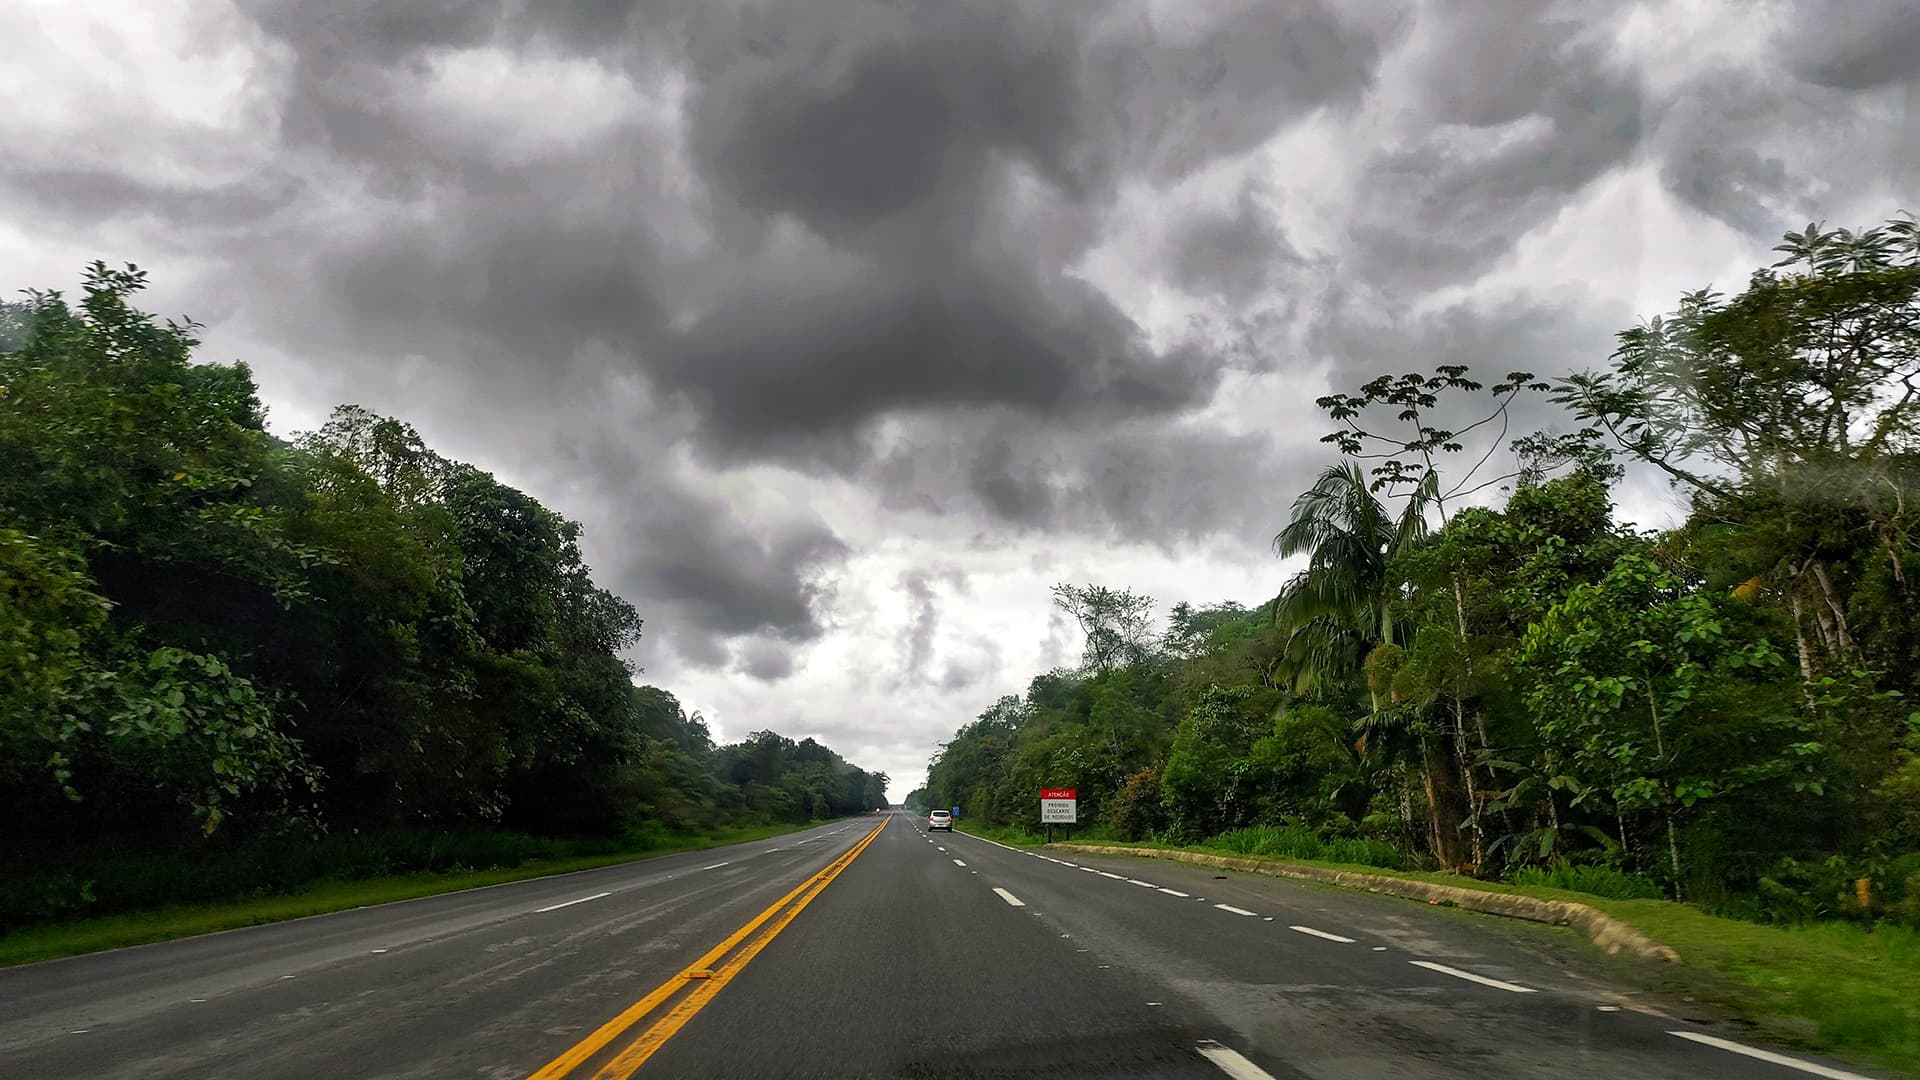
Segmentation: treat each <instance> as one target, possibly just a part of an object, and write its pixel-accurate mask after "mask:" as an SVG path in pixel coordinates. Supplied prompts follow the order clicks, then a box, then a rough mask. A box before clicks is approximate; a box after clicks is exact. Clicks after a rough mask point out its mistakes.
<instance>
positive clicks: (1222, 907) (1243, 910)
mask: <svg viewBox="0 0 1920 1080" xmlns="http://www.w3.org/2000/svg"><path fill="white" fill-rule="evenodd" d="M1213 906H1214V907H1217V908H1219V909H1220V910H1221V911H1225V912H1229V913H1231V914H1234V915H1252V916H1253V917H1255V918H1258V917H1259V916H1258V914H1256V913H1255V912H1251V911H1248V910H1247V909H1246V908H1237V907H1234V906H1233V905H1232V904H1215V905H1213Z"/></svg>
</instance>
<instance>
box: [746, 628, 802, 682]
mask: <svg viewBox="0 0 1920 1080" xmlns="http://www.w3.org/2000/svg"><path fill="white" fill-rule="evenodd" d="M734 652H735V657H734V659H735V663H734V670H735V671H738V672H739V673H741V674H742V675H747V676H751V677H752V678H755V679H759V680H760V681H761V682H779V681H780V680H781V679H784V678H786V677H787V676H789V675H792V674H793V650H791V649H789V648H787V647H786V646H784V645H781V644H779V643H777V642H771V641H767V640H765V639H762V638H752V639H749V640H747V641H745V642H743V643H741V645H740V646H739V648H737V649H735V650H734Z"/></svg>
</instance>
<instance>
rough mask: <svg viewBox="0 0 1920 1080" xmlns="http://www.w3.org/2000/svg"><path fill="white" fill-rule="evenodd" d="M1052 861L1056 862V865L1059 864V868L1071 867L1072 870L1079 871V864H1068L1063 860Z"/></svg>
mask: <svg viewBox="0 0 1920 1080" xmlns="http://www.w3.org/2000/svg"><path fill="white" fill-rule="evenodd" d="M1054 861H1055V862H1057V863H1059V864H1060V865H1061V866H1071V867H1073V868H1074V869H1076V870H1077V869H1079V867H1080V864H1079V863H1077V862H1068V861H1067V860H1065V859H1055V860H1054Z"/></svg>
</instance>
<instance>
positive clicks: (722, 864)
mask: <svg viewBox="0 0 1920 1080" xmlns="http://www.w3.org/2000/svg"><path fill="white" fill-rule="evenodd" d="M731 865H733V864H732V863H723V862H717V863H714V864H713V865H712V866H703V867H701V868H700V869H702V870H718V869H720V868H721V867H723V866H731Z"/></svg>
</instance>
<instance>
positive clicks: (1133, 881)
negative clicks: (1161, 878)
mask: <svg viewBox="0 0 1920 1080" xmlns="http://www.w3.org/2000/svg"><path fill="white" fill-rule="evenodd" d="M1127 884H1129V885H1138V886H1140V887H1141V888H1145V889H1157V888H1159V887H1160V886H1158V885H1155V884H1154V883H1153V882H1151V881H1141V880H1140V879H1139V878H1128V879H1127Z"/></svg>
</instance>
